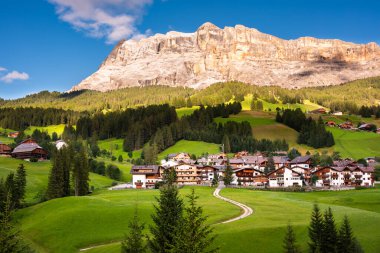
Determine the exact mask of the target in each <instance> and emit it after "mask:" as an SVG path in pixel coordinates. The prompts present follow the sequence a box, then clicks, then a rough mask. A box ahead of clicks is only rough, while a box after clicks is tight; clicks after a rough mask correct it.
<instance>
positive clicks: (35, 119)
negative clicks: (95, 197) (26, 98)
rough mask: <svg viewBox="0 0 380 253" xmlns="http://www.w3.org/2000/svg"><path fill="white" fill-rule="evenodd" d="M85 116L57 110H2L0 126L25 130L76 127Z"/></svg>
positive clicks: (0, 112) (0, 109)
mask: <svg viewBox="0 0 380 253" xmlns="http://www.w3.org/2000/svg"><path fill="white" fill-rule="evenodd" d="M83 115H85V113H79V112H76V111H72V110H62V109H55V108H46V109H44V108H31V107H29V108H0V126H2V127H3V128H10V129H14V130H24V129H26V128H27V127H29V126H49V125H58V124H68V125H75V124H76V122H77V121H78V119H79V118H80V117H81V116H83Z"/></svg>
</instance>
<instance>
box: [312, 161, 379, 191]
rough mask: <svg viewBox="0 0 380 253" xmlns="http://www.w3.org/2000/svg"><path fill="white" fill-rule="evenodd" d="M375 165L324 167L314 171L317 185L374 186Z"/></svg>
mask: <svg viewBox="0 0 380 253" xmlns="http://www.w3.org/2000/svg"><path fill="white" fill-rule="evenodd" d="M373 173H374V168H373V167H364V166H351V167H350V166H344V167H334V166H333V167H324V168H321V169H319V170H317V171H315V172H314V173H313V176H316V177H317V178H318V179H317V181H316V182H315V185H316V186H317V187H323V186H324V187H342V186H366V187H369V186H373V185H374V180H373Z"/></svg>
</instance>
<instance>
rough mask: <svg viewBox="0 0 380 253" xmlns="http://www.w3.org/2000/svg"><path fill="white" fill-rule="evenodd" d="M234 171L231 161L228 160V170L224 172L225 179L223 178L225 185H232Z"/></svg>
mask: <svg viewBox="0 0 380 253" xmlns="http://www.w3.org/2000/svg"><path fill="white" fill-rule="evenodd" d="M233 173H234V172H233V170H232V167H231V165H230V160H229V159H228V158H227V167H226V170H225V171H224V178H223V182H224V184H225V185H230V184H231V183H232V181H233Z"/></svg>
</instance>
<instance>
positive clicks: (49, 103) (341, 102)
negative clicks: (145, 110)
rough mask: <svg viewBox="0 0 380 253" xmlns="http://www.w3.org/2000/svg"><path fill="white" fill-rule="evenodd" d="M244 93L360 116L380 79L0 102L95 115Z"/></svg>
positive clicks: (211, 101)
mask: <svg viewBox="0 0 380 253" xmlns="http://www.w3.org/2000/svg"><path fill="white" fill-rule="evenodd" d="M247 94H253V95H254V97H256V98H260V99H262V100H265V101H268V102H271V103H278V102H281V103H283V104H286V103H290V104H292V103H297V102H298V103H300V102H302V101H303V100H306V99H307V100H310V101H312V102H314V103H317V104H319V105H322V106H324V107H328V108H330V109H331V110H332V111H343V112H347V113H351V114H359V111H360V109H361V107H362V106H372V105H376V104H378V102H379V100H380V77H373V78H367V79H362V80H356V81H353V82H348V83H345V84H341V85H337V86H325V87H314V88H302V89H292V90H289V89H284V88H281V87H277V86H256V85H249V84H244V83H239V82H226V83H217V84H213V85H211V86H210V87H208V88H206V89H203V90H194V89H191V88H183V87H166V86H147V87H132V88H126V89H120V90H115V91H109V92H105V93H101V92H97V91H76V92H72V93H59V92H48V91H42V92H40V93H38V94H33V95H29V96H26V97H25V98H20V99H16V100H2V99H0V107H21V106H23V107H30V106H31V107H43V108H50V107H53V108H62V109H66V110H67V109H71V110H75V111H90V112H94V111H103V110H107V111H109V110H113V111H114V110H119V109H126V108H130V107H138V106H144V105H145V106H146V105H151V104H164V103H167V104H169V105H172V106H174V107H176V108H179V107H184V106H188V107H189V106H192V105H201V104H202V105H217V104H221V103H226V102H230V101H231V100H232V99H233V100H235V101H237V102H241V101H243V100H244V96H245V95H247ZM377 111H379V110H377ZM377 111H376V112H377ZM376 112H375V113H376Z"/></svg>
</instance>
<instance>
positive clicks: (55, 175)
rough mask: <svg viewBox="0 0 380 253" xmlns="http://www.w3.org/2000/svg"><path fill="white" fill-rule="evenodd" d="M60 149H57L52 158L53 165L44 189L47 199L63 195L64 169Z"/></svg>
mask: <svg viewBox="0 0 380 253" xmlns="http://www.w3.org/2000/svg"><path fill="white" fill-rule="evenodd" d="M63 159H64V157H63V156H62V151H57V152H56V154H55V156H54V159H53V166H52V168H51V170H50V175H49V181H48V186H47V191H46V197H47V198H48V199H54V198H61V197H64V196H65V194H64V183H65V180H64V176H65V175H64V169H63Z"/></svg>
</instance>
